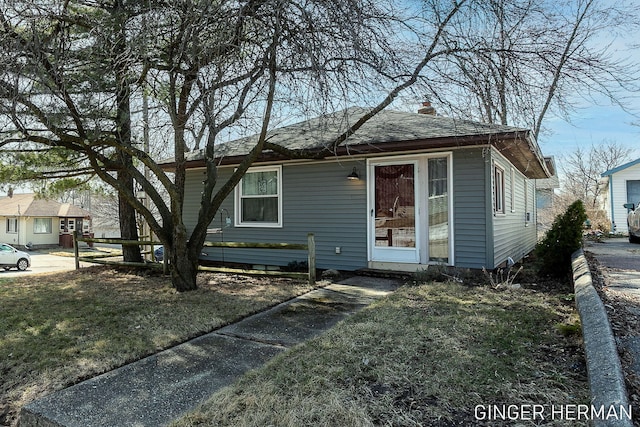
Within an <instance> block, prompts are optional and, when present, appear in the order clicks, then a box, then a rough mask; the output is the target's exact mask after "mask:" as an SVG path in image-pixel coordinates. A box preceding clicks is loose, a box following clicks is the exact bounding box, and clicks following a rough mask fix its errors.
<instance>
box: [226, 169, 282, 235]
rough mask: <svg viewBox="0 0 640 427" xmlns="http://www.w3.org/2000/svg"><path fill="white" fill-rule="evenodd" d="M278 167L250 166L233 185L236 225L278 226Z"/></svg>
mask: <svg viewBox="0 0 640 427" xmlns="http://www.w3.org/2000/svg"><path fill="white" fill-rule="evenodd" d="M281 175H282V168H281V167H280V166H276V167H263V168H252V169H250V170H249V171H248V172H247V173H246V174H245V176H244V177H243V178H242V180H241V181H240V183H239V184H238V186H237V187H236V206H235V212H236V226H239V227H242V226H244V227H281V226H282V179H281Z"/></svg>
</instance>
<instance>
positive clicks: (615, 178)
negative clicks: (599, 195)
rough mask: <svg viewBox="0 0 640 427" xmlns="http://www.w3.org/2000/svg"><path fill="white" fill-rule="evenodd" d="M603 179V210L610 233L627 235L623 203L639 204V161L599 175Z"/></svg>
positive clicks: (625, 212)
mask: <svg viewBox="0 0 640 427" xmlns="http://www.w3.org/2000/svg"><path fill="white" fill-rule="evenodd" d="M601 177H603V178H605V191H604V199H605V202H604V208H605V210H606V212H607V216H608V217H609V220H610V221H611V231H614V232H618V233H623V234H627V233H628V232H629V230H628V228H627V213H628V211H627V208H625V207H624V204H625V203H633V204H638V202H640V159H636V160H634V161H632V162H629V163H625V164H624V165H621V166H618V167H616V168H613V169H609V170H608V171H606V172H603V173H602V174H601Z"/></svg>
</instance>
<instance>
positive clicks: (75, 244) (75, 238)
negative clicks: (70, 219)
mask: <svg viewBox="0 0 640 427" xmlns="http://www.w3.org/2000/svg"><path fill="white" fill-rule="evenodd" d="M79 252H80V251H79V250H78V230H74V231H73V255H74V257H75V258H76V270H80V258H79V257H80V253H79Z"/></svg>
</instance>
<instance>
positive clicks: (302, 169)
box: [184, 148, 536, 270]
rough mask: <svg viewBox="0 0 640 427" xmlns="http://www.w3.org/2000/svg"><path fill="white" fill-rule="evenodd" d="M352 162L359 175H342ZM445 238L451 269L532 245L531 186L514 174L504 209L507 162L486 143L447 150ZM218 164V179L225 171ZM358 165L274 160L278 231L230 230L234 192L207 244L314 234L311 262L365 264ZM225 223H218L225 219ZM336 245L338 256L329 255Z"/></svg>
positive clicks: (496, 260)
mask: <svg viewBox="0 0 640 427" xmlns="http://www.w3.org/2000/svg"><path fill="white" fill-rule="evenodd" d="M494 160H495V161H497V162H498V163H499V164H500V165H501V166H502V167H503V168H504V170H505V180H506V182H505V214H504V215H494V214H493V203H492V194H493V193H492V188H493V183H492V165H493V161H494ZM354 166H356V168H357V171H358V173H359V175H360V180H358V181H349V180H347V175H349V174H350V173H351V171H352V170H353V167H354ZM452 167H453V170H452V176H453V195H452V196H453V238H454V262H455V265H456V266H457V267H464V268H474V269H480V268H482V267H486V268H494V267H496V266H497V265H499V264H500V263H502V262H504V261H505V260H506V259H507V257H512V258H514V260H516V261H517V260H519V259H520V258H521V257H522V256H523V255H525V254H526V253H528V252H529V251H531V250H532V249H533V248H534V246H535V243H536V230H535V228H536V227H535V224H536V218H535V187H534V183H533V181H530V180H526V181H525V178H524V176H523V175H522V174H521V173H520V172H518V171H516V188H515V199H514V207H515V209H514V212H511V201H510V197H511V191H510V185H511V180H510V171H511V164H510V163H509V162H508V161H507V160H505V159H504V158H503V157H502V156H500V155H499V154H498V153H497V152H493V153H492V150H490V149H489V148H484V149H483V148H472V149H458V150H453V156H452ZM232 170H233V168H232V167H227V168H221V169H220V171H219V174H220V181H221V182H224V180H225V179H226V178H227V177H228V176H229V175H230V173H231V172H232ZM366 170H367V168H366V164H365V161H364V160H361V161H350V160H346V161H340V162H337V161H331V162H317V163H305V164H284V165H282V177H281V179H282V197H283V203H282V206H283V221H282V225H283V226H282V227H281V228H266V227H255V228H249V227H235V226H234V225H233V222H234V221H233V220H234V194H233V193H232V194H231V195H230V196H229V197H228V198H227V200H225V202H224V203H223V206H222V208H223V209H221V212H222V213H220V212H219V213H218V214H217V215H216V218H215V219H214V221H213V222H212V223H211V225H210V228H222V230H223V232H222V233H216V234H211V235H210V236H209V240H210V241H220V240H224V241H238V242H274V243H279V242H286V243H306V241H307V233H314V235H315V241H316V253H317V266H318V268H321V269H326V268H336V269H342V270H357V269H359V268H364V267H367V182H366V178H367V177H366ZM202 178H203V170H201V169H195V170H190V171H188V174H187V188H188V189H189V191H187V194H186V196H185V206H184V212H185V224H186V226H187V229H188V230H191V229H192V227H193V226H194V224H195V220H196V215H197V212H198V207H199V197H200V189H201V188H202ZM525 182H526V183H527V185H528V186H529V190H528V192H527V199H528V202H527V206H528V210H529V212H530V213H531V218H530V220H529V222H528V223H526V222H525V212H524V206H525V203H524V202H525V200H524V197H525V191H524V185H525ZM227 215H228V216H229V217H230V218H231V221H232V225H231V226H230V227H225V218H226V217H227ZM336 247H340V249H341V253H340V254H336V253H335V252H336ZM205 252H206V253H207V254H208V255H207V256H206V257H204V258H203V259H209V260H216V261H221V260H222V259H223V258H224V261H225V262H227V263H242V264H249V265H254V264H259V265H277V266H286V265H287V264H288V263H289V262H291V261H306V257H307V255H306V252H304V251H282V250H281V251H276V250H264V249H230V248H227V249H224V251H223V250H221V249H218V248H216V249H213V248H205Z"/></svg>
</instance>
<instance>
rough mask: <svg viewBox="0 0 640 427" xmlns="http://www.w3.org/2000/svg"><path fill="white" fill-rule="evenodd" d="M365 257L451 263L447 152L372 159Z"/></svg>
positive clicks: (450, 203) (449, 179)
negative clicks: (367, 243)
mask: <svg viewBox="0 0 640 427" xmlns="http://www.w3.org/2000/svg"><path fill="white" fill-rule="evenodd" d="M368 181H369V261H371V262H374V263H375V262H380V263H387V262H388V263H408V264H429V263H438V264H453V259H452V253H453V250H452V249H453V241H452V238H451V236H452V230H453V227H452V200H451V197H450V196H449V195H450V194H451V188H452V180H451V155H450V154H449V153H441V154H430V155H423V156H416V157H413V156H412V157H404V158H397V159H380V160H371V161H370V162H369V168H368Z"/></svg>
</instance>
